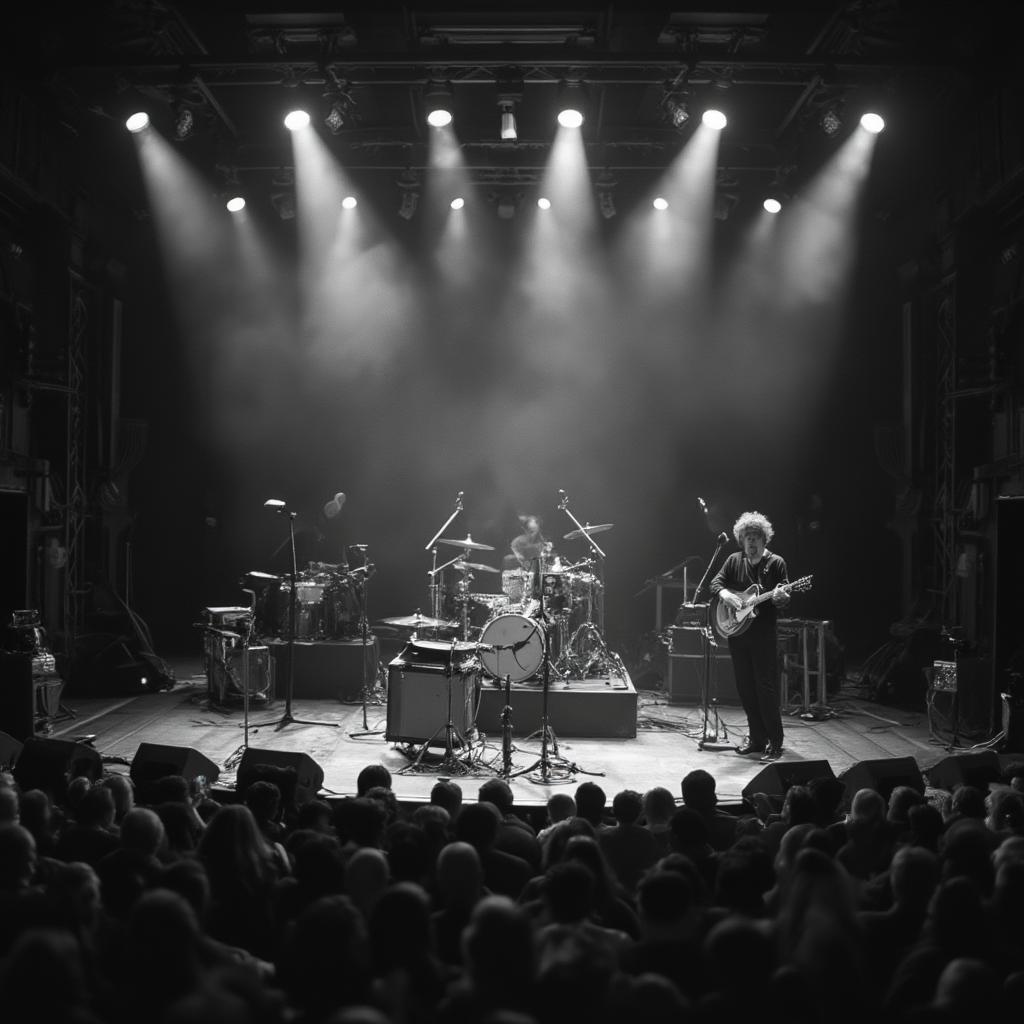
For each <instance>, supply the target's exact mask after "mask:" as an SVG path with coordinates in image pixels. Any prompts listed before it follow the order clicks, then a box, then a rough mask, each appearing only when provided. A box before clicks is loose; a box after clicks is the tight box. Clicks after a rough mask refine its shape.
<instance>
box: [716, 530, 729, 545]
mask: <svg viewBox="0 0 1024 1024" xmlns="http://www.w3.org/2000/svg"><path fill="white" fill-rule="evenodd" d="M718 543H719V544H728V543H729V534H727V533H726V532H725V531H724V530H723V531H722V532H721V533H720V534H719V535H718Z"/></svg>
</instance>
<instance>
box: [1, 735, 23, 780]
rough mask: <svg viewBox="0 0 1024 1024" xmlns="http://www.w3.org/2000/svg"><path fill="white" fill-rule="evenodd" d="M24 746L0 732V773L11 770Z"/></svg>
mask: <svg viewBox="0 0 1024 1024" xmlns="http://www.w3.org/2000/svg"><path fill="white" fill-rule="evenodd" d="M23 746H24V744H23V743H22V742H21V741H20V740H16V739H15V738H14V737H13V736H8V735H7V733H5V732H0V771H2V770H4V769H5V768H13V767H14V762H15V761H17V760H18V755H19V754H20V753H21V748H22V747H23Z"/></svg>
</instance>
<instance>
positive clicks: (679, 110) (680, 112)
mask: <svg viewBox="0 0 1024 1024" xmlns="http://www.w3.org/2000/svg"><path fill="white" fill-rule="evenodd" d="M665 112H666V113H667V114H668V119H669V120H670V121H671V122H672V127H673V128H676V129H679V128H682V127H683V125H685V124H686V122H687V121H689V120H690V111H689V110H687V109H686V104H685V103H684V102H681V101H679V100H675V99H673V98H672V97H671V96H669V97H668V99H666V100H665Z"/></svg>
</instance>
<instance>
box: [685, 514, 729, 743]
mask: <svg viewBox="0 0 1024 1024" xmlns="http://www.w3.org/2000/svg"><path fill="white" fill-rule="evenodd" d="M728 540H729V538H728V537H727V536H726V534H724V533H722V534H719V536H718V546H717V547H716V548H715V553H714V554H713V555H712V556H711V559H710V561H709V562H708V567H707V568H706V569H705V570H704V575H703V576H702V577H701V579H700V583H698V584H697V589H696V590H695V591H694V592H693V603H694V605H695V606H696V604H697V602H698V598H699V597H700V595H701V594H702V593H703V591H704V588H705V587H706V586H707V582H708V579H709V578H710V576H711V570H712V569H713V568H714V567H715V563H716V562H717V561H718V556H719V555H720V554H721V552H722V548H723V547H724V546H725V545H726V544H727V543H728ZM700 633H701V652H702V654H703V658H702V667H701V704H702V713H703V717H704V722H703V726H702V729H701V738H700V740H699V742H698V743H697V749H698V750H728V749H729V748H730V747H731V746H732V744H731V743H730V742H729V730H728V729H727V728H726V725H725V722H724V721H723V720H722V718H720V717H719V714H718V681H717V679H715V680H713V679H712V676H713V673H712V667H711V645H712V644H713V643H714V634H713V633H712V631H711V602H710V601H709V602H707V604H705V605H704V623H703V625H702V626H701V631H700ZM719 731H721V735H719Z"/></svg>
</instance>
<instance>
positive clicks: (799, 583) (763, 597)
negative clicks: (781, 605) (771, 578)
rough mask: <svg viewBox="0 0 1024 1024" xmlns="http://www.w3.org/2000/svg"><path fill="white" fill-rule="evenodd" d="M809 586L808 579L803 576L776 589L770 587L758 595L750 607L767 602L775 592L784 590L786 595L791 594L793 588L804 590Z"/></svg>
mask: <svg viewBox="0 0 1024 1024" xmlns="http://www.w3.org/2000/svg"><path fill="white" fill-rule="evenodd" d="M809 585H810V577H809V576H804V577H803V578H802V579H798V580H793V582H792V583H782V584H780V585H779V586H778V587H772V589H771V590H766V591H765V592H764V593H763V594H758V595H757V597H755V598H754V599H753V600H752V601H751V602H750V604H751V606H753V605H755V604H760V603H761V602H762V601H767V600H768V599H769V598H770V597H771V596H772V594H774V593H775V591H776V590H777V589H778V590H784V591H785V592H786V593H787V594H789V593H791V592H792V590H793V588H794V587H799V588H806V587H807V586H809Z"/></svg>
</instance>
